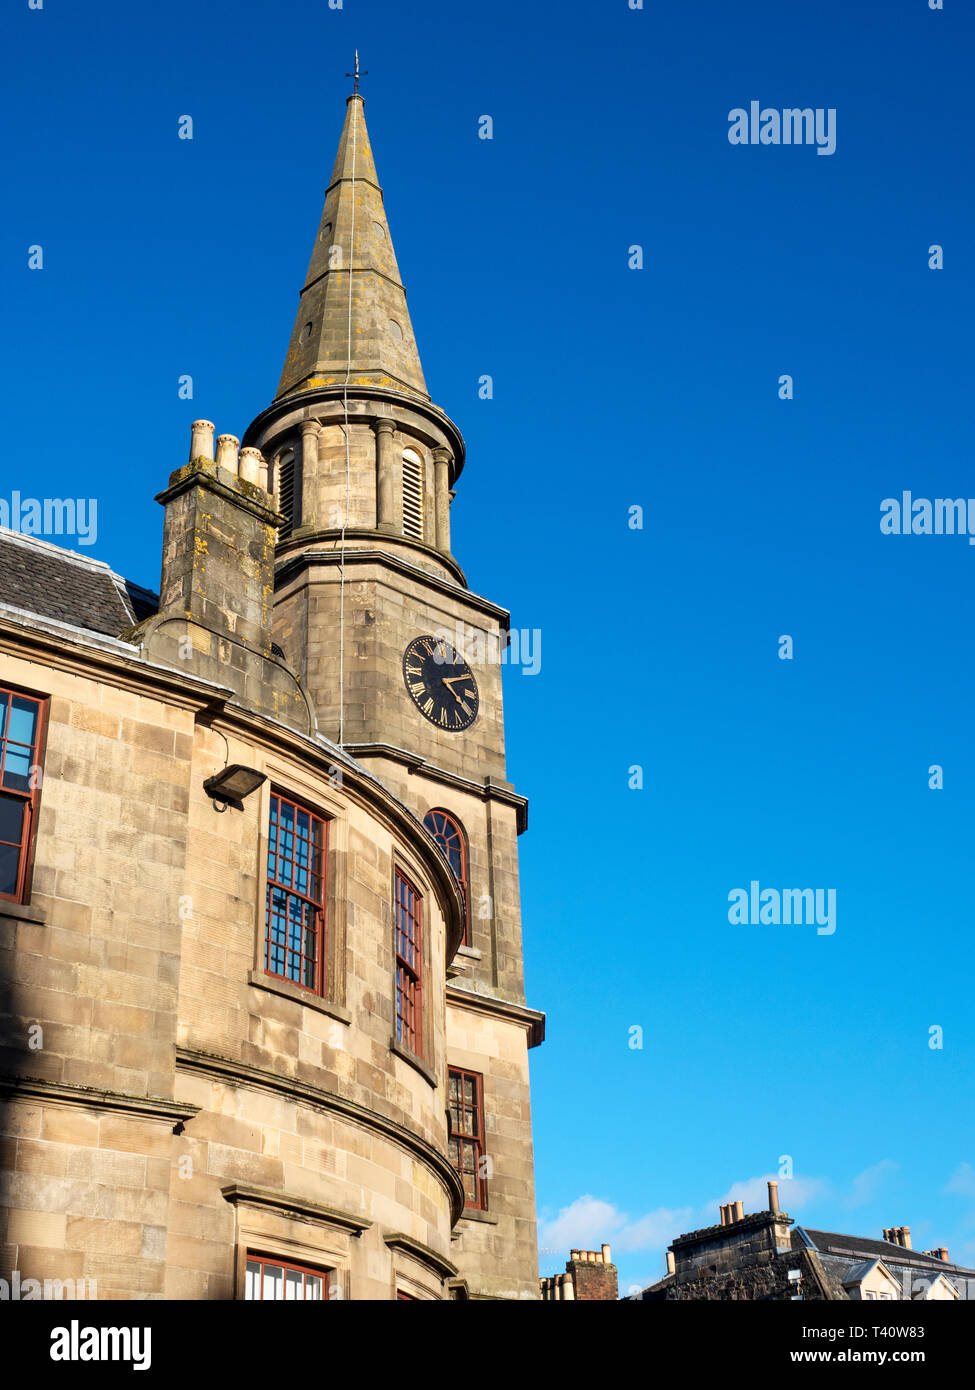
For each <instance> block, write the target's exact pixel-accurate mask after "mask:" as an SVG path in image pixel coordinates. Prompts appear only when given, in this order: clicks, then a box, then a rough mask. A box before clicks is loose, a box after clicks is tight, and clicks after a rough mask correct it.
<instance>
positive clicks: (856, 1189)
mask: <svg viewBox="0 0 975 1390" xmlns="http://www.w3.org/2000/svg"><path fill="white" fill-rule="evenodd" d="M897 1168H898V1165H897V1164H896V1163H895V1162H894V1160H893V1159H892V1158H882V1159H881V1160H880V1162H879V1163H874V1164H873V1165H872V1166H871V1167H870V1168H864V1170H863V1172H862V1173H858V1174H857V1175H856V1177H855V1178H854V1179H853V1181H852V1183H851V1184H850V1189H851V1190H850V1194H849V1196H848V1197H846V1198H845V1199H844V1202H843V1205H844V1206H846V1207H862V1206H865V1205H866V1204H867V1202H872V1201H873V1199H874V1197H876V1196H877V1194H878V1192H879V1190H880V1189H881V1188H882V1187H883V1186H884V1184H885V1182H886V1180H887V1178H888V1177H890V1175H891V1174H892V1173H896V1171H897Z"/></svg>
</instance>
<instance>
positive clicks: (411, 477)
mask: <svg viewBox="0 0 975 1390" xmlns="http://www.w3.org/2000/svg"><path fill="white" fill-rule="evenodd" d="M403 535H404V536H412V537H413V539H414V540H417V541H422V540H423V460H422V459H421V457H420V455H419V454H418V453H417V452H416V450H415V449H404V450H403Z"/></svg>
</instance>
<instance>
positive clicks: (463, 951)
mask: <svg viewBox="0 0 975 1390" xmlns="http://www.w3.org/2000/svg"><path fill="white" fill-rule="evenodd" d="M457 954H458V955H459V956H466V957H467V958H468V960H481V958H482V957H481V952H480V951H479V950H478V949H477V947H476V946H458V947H457Z"/></svg>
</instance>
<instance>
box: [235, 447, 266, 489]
mask: <svg viewBox="0 0 975 1390" xmlns="http://www.w3.org/2000/svg"><path fill="white" fill-rule="evenodd" d="M263 462H264V459H263V457H262V456H261V451H260V449H241V451H240V478H241V481H242V482H245V483H254V485H255V486H256V487H260V484H261V464H262V463H263Z"/></svg>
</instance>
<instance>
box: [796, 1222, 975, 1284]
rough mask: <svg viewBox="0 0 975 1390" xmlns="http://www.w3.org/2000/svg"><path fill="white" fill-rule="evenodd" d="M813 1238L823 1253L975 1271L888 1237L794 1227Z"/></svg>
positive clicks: (940, 1270) (939, 1270)
mask: <svg viewBox="0 0 975 1390" xmlns="http://www.w3.org/2000/svg"><path fill="white" fill-rule="evenodd" d="M794 1229H795V1232H797V1233H798V1232H800V1231H801V1233H802V1234H803V1235H804V1236H806V1237H807V1238H808V1240H810V1241H811V1242H812V1245H813V1248H814V1249H816V1250H818V1251H819V1252H820V1254H823V1255H833V1256H836V1257H838V1258H839V1257H845V1258H847V1259H851V1260H883V1262H884V1264H885V1265H887V1266H888V1268H889V1267H890V1266H891V1265H892V1264H897V1265H910V1266H912V1267H920V1268H923V1269H929V1270H932V1271H934V1272H935V1273H938V1274H947V1273H949V1272H950V1271H951V1270H955V1271H956V1272H958V1273H962V1274H971V1275H975V1270H972V1269H968V1268H967V1267H966V1266H965V1265H956V1264H951V1263H950V1262H946V1261H945V1260H939V1259H938V1258H937V1257H936V1256H934V1255H925V1253H924V1251H923V1250H908V1249H906V1248H905V1247H904V1246H903V1245H894V1244H893V1242H892V1241H889V1240H871V1239H870V1237H869V1236H845V1235H842V1234H840V1232H838V1231H814V1230H811V1229H810V1227H808V1226H803V1227H801V1228H800V1227H798V1226H797V1227H795V1228H794Z"/></svg>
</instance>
